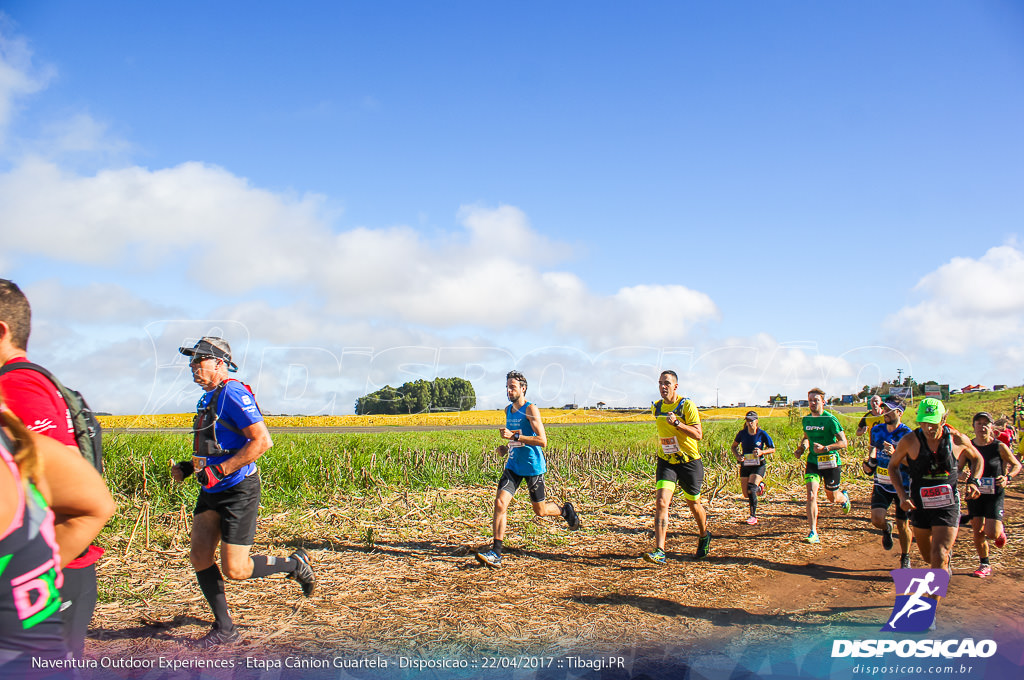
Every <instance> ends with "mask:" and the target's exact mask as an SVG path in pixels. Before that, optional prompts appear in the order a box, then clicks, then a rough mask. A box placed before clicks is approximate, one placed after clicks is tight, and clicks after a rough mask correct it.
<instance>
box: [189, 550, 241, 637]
mask: <svg viewBox="0 0 1024 680" xmlns="http://www.w3.org/2000/svg"><path fill="white" fill-rule="evenodd" d="M196 580H197V581H199V589H200V590H201V591H203V597H205V598H206V601H207V602H209V603H210V609H212V610H213V622H214V623H213V625H214V627H215V628H218V629H220V630H223V631H230V630H232V629H233V628H234V627H235V623H234V621H232V620H231V614H229V613H228V600H227V598H226V597H225V596H224V577H223V576H222V575H221V573H220V567H218V566H217V565H216V564H214V565H213V566H212V567H208V568H206V569H203V570H202V571H197V572H196Z"/></svg>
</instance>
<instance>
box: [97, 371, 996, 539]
mask: <svg viewBox="0 0 1024 680" xmlns="http://www.w3.org/2000/svg"><path fill="white" fill-rule="evenodd" d="M1014 394H1015V393H1014ZM1012 399H1013V394H1011V393H1010V392H1008V391H1007V392H1001V393H991V392H989V393H979V394H971V395H962V396H959V395H958V396H955V397H954V398H953V399H951V400H950V402H949V409H950V415H949V421H950V423H951V424H952V425H954V426H955V427H957V428H959V429H961V430H962V431H965V432H970V420H971V416H972V415H973V414H974V413H975V412H977V411H980V410H987V411H990V412H991V413H992V414H993V415H994V416H996V417H999V416H1000V415H1002V414H1009V413H1011V412H1012ZM745 410H746V409H732V410H731V411H729V410H725V409H722V410H720V411H719V412H717V413H710V412H707V411H705V412H703V413H702V417H703V418H704V433H705V434H704V439H703V441H702V442H701V445H700V448H701V456H702V458H703V460H704V464H705V469H706V478H705V493H706V494H712V495H714V494H717V493H721V492H737V491H738V490H739V487H738V481H737V479H736V477H737V466H736V464H735V461H734V459H733V458H732V457H731V455H730V453H729V446H730V444H731V443H732V441H733V438H734V437H735V435H736V432H737V431H738V430H739V429H740V428H741V427H742V422H743V421H742V413H744V412H745ZM732 411H736V413H733V412H732ZM805 412H806V410H799V409H790V410H788V411H776V412H775V413H773V414H772V416H771V417H763V418H762V421H761V424H762V426H763V427H764V429H765V430H766V431H767V432H768V433H769V434H770V435H771V436H772V438H773V439H774V440H775V445H776V449H777V453H776V455H775V456H774V457H773V458H772V459H770V460H769V472H768V476H769V480H770V481H771V480H774V481H775V482H776V483H779V484H788V483H791V482H793V481H794V480H798V479H799V476H800V475H801V474H802V469H803V463H802V461H797V460H796V459H795V458H794V456H793V454H792V452H793V450H794V449H795V448H796V446H797V444H798V443H799V441H800V438H801V432H800V418H801V416H802V415H803V414H804V413H805ZM613 413H614V412H594V411H560V410H545V411H544V418H545V421H546V422H548V423H557V422H559V420H558V418H559V417H561V418H563V419H565V420H569V419H571V418H576V419H577V420H576V422H578V423H581V424H579V425H567V426H565V427H553V428H549V431H548V440H549V443H548V447H547V449H546V452H545V453H546V457H547V460H548V468H549V471H548V475H547V482H548V487H549V489H552V490H554V492H555V493H556V494H557V493H559V490H560V489H572V490H573V491H574V493H580V494H584V495H585V494H587V493H588V492H589V490H593V489H596V488H598V487H601V486H603V485H605V484H607V483H615V484H619V485H622V486H623V487H624V488H629V489H631V490H640V489H646V488H648V487H649V486H650V485H651V480H652V474H653V469H654V457H655V455H656V451H657V447H658V443H657V439H656V437H655V430H654V427H653V424H652V423H651V422H650V416H649V415H646V416H644V415H638V414H635V413H634V414H630V415H629V417H632V418H638V417H639V418H642V419H643V422H628V421H627V420H625V417H626V416H623V415H621V414H620V415H613ZM500 414H501V412H499V411H494V412H470V413H467V414H455V415H456V416H460V417H469V416H472V418H473V419H474V420H473V422H472V423H471V424H474V425H475V424H480V423H479V421H480V420H482V419H485V418H490V419H492V420H494V422H493V423H491V424H494V425H495V426H497V424H498V422H499V418H500ZM596 414H597V415H596ZM763 415H764V416H768V413H764V414H763ZM708 416H710V417H708ZM184 417H185V416H181V418H184ZM424 417H425V418H428V419H430V418H434V417H435V415H427V416H419V418H424ZM597 417H602V418H608V419H609V421H606V422H601V421H597V420H595V419H596V418H597ZM619 417H622V418H623V421H618V422H617V421H616V420H615V419H616V418H619ZM839 417H840V421H841V422H842V423H843V426H844V428H845V429H846V430H847V433H848V437H849V438H850V442H851V446H850V448H849V449H848V450H847V453H846V454H845V455H844V456H843V458H844V462H845V467H846V472H845V474H844V478H846V479H853V478H856V477H858V476H859V475H860V470H859V467H860V466H859V464H858V463H859V461H860V460H861V459H862V458H863V457H864V456H865V455H866V453H867V442H866V438H864V437H860V438H857V437H855V436H854V435H853V432H854V430H855V429H856V425H857V421H858V420H859V417H860V413H854V414H840V415H839ZM122 418H127V417H122ZM151 418H156V422H155V423H154V424H153V425H152V426H153V427H181V426H182V423H181V422H177V421H172V418H174V417H173V416H167V417H165V416H158V417H151ZM353 418H357V417H356V416H346V417H341V419H342V420H345V421H346V422H349V421H348V420H347V419H353ZM377 418H385V419H386V422H387V424H389V425H396V429H395V430H394V431H386V432H372V433H344V432H341V433H288V432H282V431H281V430H275V432H274V447H273V448H272V449H271V450H270V452H268V453H267V454H266V455H264V456H263V457H262V458H261V459H260V462H259V466H260V474H261V475H262V478H263V501H262V504H263V507H264V509H265V511H267V512H274V513H280V512H292V511H295V512H308V511H310V510H315V509H322V508H330V507H334V506H338V505H344V504H345V503H347V502H349V500H350V499H351V498H353V497H357V496H363V495H366V494H370V495H373V494H377V495H378V496H379V495H382V494H387V493H391V492H393V491H396V490H399V491H409V492H423V491H430V490H447V489H454V488H464V487H490V486H492V485H493V484H495V483H496V481H497V479H498V477H499V476H500V474H501V470H502V468H503V465H504V457H503V456H502V455H500V454H498V453H497V452H496V450H495V449H496V447H497V445H498V444H500V443H501V441H500V439H499V438H498V436H497V434H496V433H495V432H494V431H491V430H481V429H473V430H459V429H447V430H440V431H427V432H423V431H411V430H404V431H403V430H402V429H401V427H400V426H398V425H399V423H403V424H407V425H409V424H422V421H420V420H415V419H416V418H417V417H416V416H408V417H407V416H379V417H377ZM565 420H563V421H562V422H565ZM905 421H906V422H907V423H908V424H911V425H913V412H912V411H911V412H908V414H907V417H906V418H905ZM139 422H140V421H139V420H138V419H136V420H135V425H136V426H138V424H139ZM357 422H358V423H359V424H365V422H366V421H365V420H360V421H357ZM429 422H434V421H429ZM172 423H173V424H172ZM109 424H110V425H112V426H113V428H114V429H110V430H108V432H107V433H106V434H105V436H104V447H105V455H106V464H107V474H106V476H107V481H108V484H109V485H110V488H111V490H112V492H113V493H114V495H115V498H116V500H117V501H118V504H119V507H120V512H119V513H118V515H117V516H116V518H115V519H114V520H112V522H111V523H110V525H108V528H107V529H106V530H105V534H108V535H109V536H110V539H111V540H115V541H116V540H120V539H117V538H114V537H115V536H121V538H122V539H123V537H124V536H123V535H124V533H125V532H126V531H128V530H130V529H131V528H133V527H135V526H137V525H138V521H139V520H138V518H139V517H140V516H141V515H142V513H145V514H146V515H147V516H154V515H156V516H159V515H164V514H168V513H171V514H174V513H177V514H179V515H180V514H182V513H187V512H190V510H191V507H192V504H193V503H194V502H195V497H196V495H197V493H198V490H197V487H196V485H195V483H194V482H192V481H191V480H189V481H188V482H187V483H185V484H172V483H171V482H170V480H169V475H168V465H169V464H170V461H172V460H174V461H179V460H186V459H188V458H189V457H190V456H191V451H190V446H191V438H190V437H189V436H187V435H183V434H176V433H166V432H137V431H133V432H126V431H122V430H118V429H116V428H117V425H113V424H112V423H109ZM186 424H187V423H186ZM302 424H303V425H307V426H308V421H307V419H302ZM350 424H355V423H351V422H350ZM463 424H466V423H465V422H464V421H463ZM335 426H337V425H335ZM275 427H280V425H276V426H275ZM454 427H457V426H454ZM151 538H154V537H151ZM154 540H156V538H154ZM161 540H162V539H161Z"/></svg>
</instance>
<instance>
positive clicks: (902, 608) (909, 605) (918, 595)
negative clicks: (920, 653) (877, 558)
mask: <svg viewBox="0 0 1024 680" xmlns="http://www.w3.org/2000/svg"><path fill="white" fill-rule="evenodd" d="M889 573H890V574H892V580H893V582H894V583H895V585H896V603H895V604H894V605H893V607H892V616H891V617H890V618H889V621H888V622H887V623H886V624H885V625H884V626H882V630H883V631H888V632H899V633H920V632H922V631H926V630H928V629H929V628H930V627H931V625H932V623H934V622H935V607H936V605H937V604H938V603H939V602H938V599H937V598H940V597H945V596H946V588H947V587H948V586H949V572H948V571H946V570H945V569H894V570H892V571H890V572H889Z"/></svg>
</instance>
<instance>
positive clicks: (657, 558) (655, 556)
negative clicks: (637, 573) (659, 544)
mask: <svg viewBox="0 0 1024 680" xmlns="http://www.w3.org/2000/svg"><path fill="white" fill-rule="evenodd" d="M643 558H644V559H645V560H647V561H648V562H650V563H651V564H657V565H659V566H660V565H663V564H665V551H664V550H662V549H661V548H655V549H654V550H652V551H651V552H649V553H644V554H643Z"/></svg>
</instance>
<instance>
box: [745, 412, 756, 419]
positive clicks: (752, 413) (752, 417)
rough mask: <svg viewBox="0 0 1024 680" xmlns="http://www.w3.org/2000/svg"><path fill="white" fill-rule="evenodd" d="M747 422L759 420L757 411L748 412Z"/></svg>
mask: <svg viewBox="0 0 1024 680" xmlns="http://www.w3.org/2000/svg"><path fill="white" fill-rule="evenodd" d="M747 420H757V411H747Z"/></svg>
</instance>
